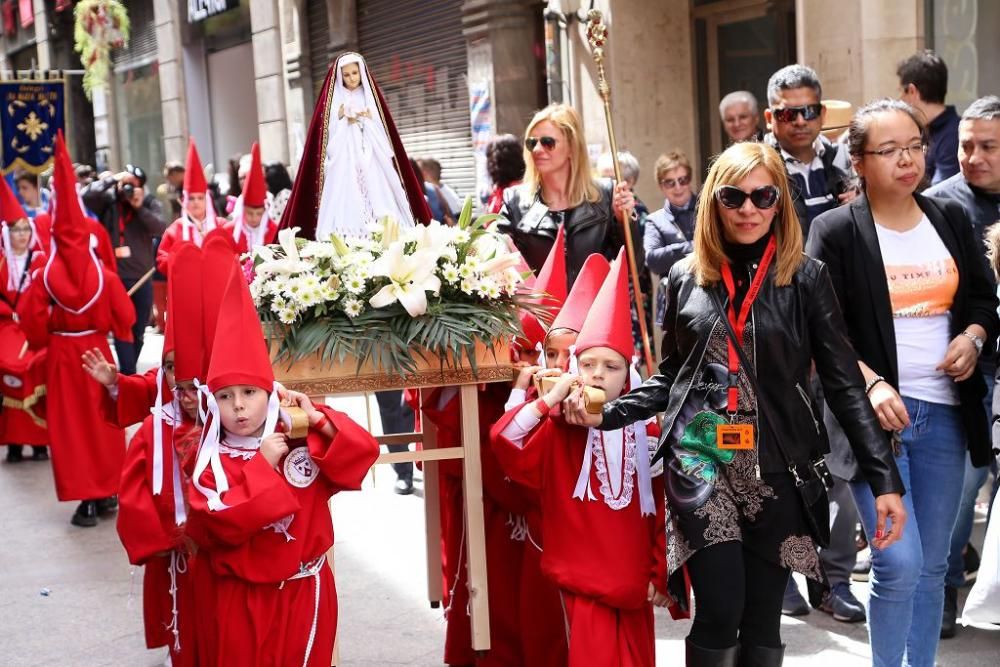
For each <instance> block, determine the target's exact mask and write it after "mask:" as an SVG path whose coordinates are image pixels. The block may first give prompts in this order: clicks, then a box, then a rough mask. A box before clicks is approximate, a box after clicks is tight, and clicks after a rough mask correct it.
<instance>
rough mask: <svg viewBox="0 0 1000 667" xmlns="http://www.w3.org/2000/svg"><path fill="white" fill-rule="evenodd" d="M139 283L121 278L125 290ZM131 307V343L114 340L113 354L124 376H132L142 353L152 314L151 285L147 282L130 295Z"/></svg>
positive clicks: (135, 280)
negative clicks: (133, 307)
mask: <svg viewBox="0 0 1000 667" xmlns="http://www.w3.org/2000/svg"><path fill="white" fill-rule="evenodd" d="M137 282H139V281H138V280H137V279H130V278H123V279H122V284H124V285H125V289H126V290H129V289H132V286H133V285H135V284H136V283H137ZM132 305H133V306H135V324H134V325H132V342H128V341H124V340H118V339H117V338H116V339H115V354H117V355H118V370H119V371H121V372H122V373H123V374H124V375H133V374H134V373H135V372H136V364H137V363H138V362H139V354H140V353H141V352H142V342H143V338H144V337H145V333H146V325H147V324H149V316H150V314H151V313H152V312H153V283H152V282H151V281H149V280H147V281H146V282H145V284H143V286H142V287H140V288H139V289H137V290H136V291H135V294H133V295H132Z"/></svg>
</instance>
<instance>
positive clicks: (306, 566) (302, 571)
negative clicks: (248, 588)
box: [278, 554, 326, 667]
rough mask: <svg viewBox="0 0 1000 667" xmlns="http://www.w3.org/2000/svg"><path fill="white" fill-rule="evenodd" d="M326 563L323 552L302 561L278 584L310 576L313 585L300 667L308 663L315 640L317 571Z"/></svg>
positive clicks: (317, 591)
mask: <svg viewBox="0 0 1000 667" xmlns="http://www.w3.org/2000/svg"><path fill="white" fill-rule="evenodd" d="M324 565H326V554H323V555H322V556H320V557H319V558H317V559H316V560H313V561H310V562H308V563H302V564H301V565H299V571H298V572H296V573H295V574H293V575H292V576H290V577H288V578H287V579H285V581H282V582H281V584H280V585H279V586H278V589H279V590H280V589H283V588H284V587H285V583H287V582H289V581H295V580H296V579H306V578H308V577H312V579H313V581H314V582H315V585H314V587H313V620H312V627H311V628H309V641H308V642H307V643H306V654H305V656H304V657H303V658H302V667H306V665H308V664H309V654H310V653H312V648H313V643H314V642H315V641H316V625H317V624H318V623H319V573H320V572H322V570H323V566H324Z"/></svg>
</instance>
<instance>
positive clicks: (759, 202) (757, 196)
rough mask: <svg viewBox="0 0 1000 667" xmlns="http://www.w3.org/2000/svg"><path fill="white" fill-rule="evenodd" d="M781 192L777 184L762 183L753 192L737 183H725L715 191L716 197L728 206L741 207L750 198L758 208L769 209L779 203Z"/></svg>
mask: <svg viewBox="0 0 1000 667" xmlns="http://www.w3.org/2000/svg"><path fill="white" fill-rule="evenodd" d="M780 193H781V190H779V189H778V187H777V186H776V185H762V186H760V187H759V188H754V190H753V192H744V191H743V190H740V189H739V188H738V187H736V186H735V185H723V186H722V187H721V188H719V189H718V190H716V191H715V198H716V199H718V200H719V203H720V204H722V205H723V206H725V207H726V208H740V207H741V206H743V204H744V202H746V200H747V198H749V199H750V203H751V204H753V205H754V206H756V207H757V208H759V209H768V208H771V207H772V206H774V205H775V204H776V203H778V195H779V194H780Z"/></svg>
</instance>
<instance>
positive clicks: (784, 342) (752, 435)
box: [563, 142, 905, 667]
mask: <svg viewBox="0 0 1000 667" xmlns="http://www.w3.org/2000/svg"><path fill="white" fill-rule="evenodd" d="M667 292H668V293H667V312H666V317H665V319H664V332H665V336H664V339H663V355H664V357H663V362H662V363H661V364H660V367H659V372H658V374H657V375H654V376H653V377H651V378H650V379H649V380H647V381H646V382H645V384H643V385H642V386H640V387H639V388H638V389H636V390H634V391H632V392H631V393H629V394H627V395H625V396H623V397H621V398H619V399H617V400H615V401H611V402H610V403H608V404H607V405H605V406H604V410H603V413H602V414H600V415H589V414H588V413H587V412H586V410H585V409H584V407H583V405H581V404H580V403H579V402H578V401H576V400H575V399H572V400H570V401H568V403H567V404H566V405H564V406H563V407H564V412H565V414H566V418H567V420H569V421H570V422H571V423H575V424H580V425H587V426H592V427H599V428H601V429H613V428H620V426H621V425H622V424H624V423H631V422H633V421H638V420H640V419H646V418H649V417H651V416H653V415H654V414H656V413H658V412H660V411H664V419H663V431H662V432H663V435H662V436H661V439H660V443H659V448H658V450H657V457H662V458H663V460H664V464H665V467H664V470H665V472H664V475H665V478H664V486H665V488H666V497H667V515H668V518H667V545H668V546H667V564H668V569H669V572H670V574H671V577H672V579H674V578H676V579H680V577H678V576H677V575H680V576H681V577H682V576H683V575H682V570H681V568H682V566H686V568H687V572H688V575H689V577H690V582H691V586H692V588H693V589H694V594H695V597H696V598H697V600H698V606H697V609H696V611H695V618H694V623H693V625H692V628H691V633H690V634H689V635H688V638H687V647H686V651H687V662H686V664H687V665H689V666H694V667H698V666H702V665H705V666H707V665H718V666H726V667H734V666H735V665H736V664H738V663H739V664H743V665H760V666H762V667H763V666H768V667H770V666H776V665H780V664H781V663H782V660H783V655H784V647H783V646H782V643H781V636H780V625H781V603H782V598H783V596H784V592H785V584H786V582H787V581H788V577H789V574H790V572H791V571H793V570H794V571H796V572H800V573H802V574H804V575H806V576H808V577H811V578H814V579H820V578H822V576H823V575H822V572H821V570H820V563H819V556H818V555H817V553H816V546H817V544H818V543H823V542H824V540H825V539H827V538H828V529H826V530H825V531H824V526H828V525H829V523H828V519H827V518H826V517H824V516H823V515H822V512H823V510H824V508H826V507H827V501H826V498H825V493H824V491H823V487H824V483H823V481H822V479H821V477H822V476H828V475H829V472H828V471H825V468H824V467H823V465H822V460H823V458H822V457H823V454H825V453H826V452H827V451H828V446H827V442H826V435H825V432H824V431H823V429H822V425H821V422H819V421H818V417H817V415H818V414H819V413H818V412H817V409H818V408H817V404H816V401H815V399H814V398H813V396H812V395H811V394H810V384H809V379H810V376H811V373H812V368H813V366H815V368H816V371H817V373H818V374H819V377H820V379H821V380H822V382H823V389H824V391H825V394H826V397H827V400H828V401H829V402H830V405H831V407H832V408H833V410H834V412H835V413H836V414H837V415H838V416H840V417H841V421H842V422H843V423H844V424H845V426H846V429H847V434H848V437H849V439H850V442H851V445H852V446H853V448H854V452H855V454H856V456H857V458H858V460H859V462H860V463H861V468H862V471H863V473H864V478H865V479H866V480H867V482H868V483H869V484H870V485H871V489H872V493H873V495H875V496H877V497H878V500H877V507H878V514H879V521H880V522H884V521H885V520H886V517H890V518H891V520H892V524H893V526H894V529H893V531H892V532H891V533H889V534H884V535H883V534H880V536H879V537H877V538H875V543H876V544H877V545H878V546H879V547H881V548H884V547H886V546H888V545H889V544H891V543H892V542H894V541H895V540H897V539H899V537H900V532H901V529H902V524H903V522H904V520H905V514H904V510H903V503H902V499H901V498H900V493H901V491H902V483H901V482H900V479H899V473H898V472H897V471H896V467H895V464H894V463H893V459H892V453H891V450H890V448H889V443H888V441H887V440H886V438H884V437H883V435H882V432H881V430H880V428H879V423H878V420H877V419H876V417H875V415H874V414H873V413H872V410H871V406H870V405H869V403H868V401H867V398H866V397H865V393H864V380H863V379H862V377H861V372H860V370H859V369H858V367H857V365H856V363H855V356H854V351H853V349H852V348H851V345H850V342H849V341H848V339H847V337H846V335H845V333H844V331H845V327H844V322H843V319H842V317H841V314H840V309H839V307H838V306H837V299H836V295H835V294H834V291H833V287H832V285H831V284H830V278H829V275H828V273H827V270H826V268H825V267H824V266H823V265H822V264H821V263H819V262H817V261H815V260H812V259H809V258H808V257H806V256H805V255H804V254H803V253H802V232H801V227H800V226H799V221H798V219H797V217H796V215H795V209H794V206H793V204H792V201H791V198H790V197H789V196H788V178H787V176H786V174H785V168H784V165H783V163H782V160H781V157H780V156H779V155H778V153H777V152H775V151H774V149H772V148H770V147H768V146H766V145H764V144H759V143H751V142H744V143H739V144H734V145H733V146H730V147H729V148H728V149H726V151H725V152H723V153H722V155H720V156H719V158H718V160H716V162H715V163H714V164H713V165H712V168H711V169H710V170H709V173H708V178H707V179H706V181H705V186H704V188H703V189H702V192H701V198H700V201H699V205H698V224H697V226H696V228H695V238H694V251H693V252H692V254H691V255H690V256H689V257H688V258H686V259H685V260H683V261H681V262H678V263H677V264H675V265H674V266H673V268H672V269H671V271H670V276H669V280H668V283H667ZM734 340H738V341H739V347H737V345H736V344H735V343H734V342H733V341H734ZM824 473H825V475H824ZM800 487H801V488H800ZM805 492H808V493H809V494H810V495H809V497H808V500H806V493H805ZM804 500H806V502H808V506H807V504H806V502H804ZM824 532H825V533H826V534H824ZM676 579H675V580H676Z"/></svg>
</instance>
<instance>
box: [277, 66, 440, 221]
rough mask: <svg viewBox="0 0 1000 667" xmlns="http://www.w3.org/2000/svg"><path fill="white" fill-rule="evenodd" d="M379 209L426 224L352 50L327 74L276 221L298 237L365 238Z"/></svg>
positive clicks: (371, 82)
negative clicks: (293, 229) (297, 232)
mask: <svg viewBox="0 0 1000 667" xmlns="http://www.w3.org/2000/svg"><path fill="white" fill-rule="evenodd" d="M384 215H390V216H392V217H394V218H396V219H397V220H398V221H399V223H400V224H401V225H403V226H411V225H413V224H414V223H416V224H427V223H428V222H429V221H430V219H431V211H430V208H429V207H428V205H427V200H426V199H424V189H423V183H422V181H421V179H420V178H419V177H418V176H417V174H415V173H414V172H413V168H412V167H411V166H410V160H409V158H407V156H406V151H405V150H404V149H403V142H402V141H401V140H400V138H399V133H398V132H397V131H396V125H395V124H394V123H393V122H392V116H391V115H390V113H389V107H388V106H387V105H386V103H385V99H384V98H383V97H382V92H381V90H379V87H378V85H377V84H376V83H375V78H374V77H373V76H372V73H371V71H370V70H368V68H367V67H366V65H365V61H364V58H362V57H361V56H360V55H359V54H357V53H345V54H343V55H342V56H340V57H339V58H338V59H337V61H336V62H334V63H333V65H332V66H331V67H330V70H329V72H327V75H326V80H325V81H324V83H323V88H322V89H321V90H320V93H319V102H318V103H317V104H316V110H315V111H314V112H313V117H312V121H311V122H310V123H309V131H308V133H307V134H306V143H305V146H304V149H303V152H302V161H301V162H300V163H299V171H298V175H297V176H296V178H295V184H294V185H293V186H292V194H291V196H290V197H289V200H288V205H287V207H286V208H285V213H284V214H283V215H282V217H281V227H299V228H300V229H301V232H300V234H301V235H302V236H304V237H306V238H316V239H323V238H326V236H327V235H328V234H329V233H330V232H336V233H337V234H339V235H341V236H356V237H360V236H366V235H367V234H368V228H369V225H370V224H372V223H374V222H377V221H378V219H380V218H381V217H383V216H384Z"/></svg>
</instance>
